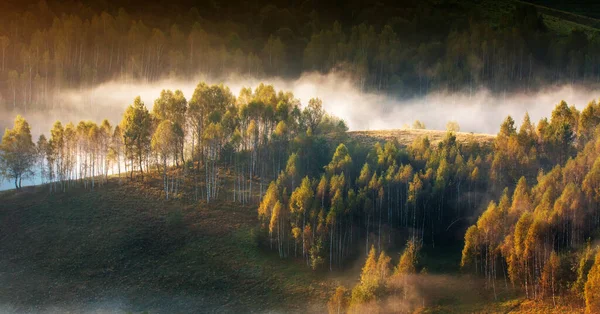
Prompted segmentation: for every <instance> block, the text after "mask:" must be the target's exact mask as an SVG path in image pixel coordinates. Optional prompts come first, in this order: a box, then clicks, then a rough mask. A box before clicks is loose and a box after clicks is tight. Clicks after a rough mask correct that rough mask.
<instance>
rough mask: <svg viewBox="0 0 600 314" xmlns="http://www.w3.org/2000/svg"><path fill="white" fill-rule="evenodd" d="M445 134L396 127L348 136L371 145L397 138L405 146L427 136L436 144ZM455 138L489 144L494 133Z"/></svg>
mask: <svg viewBox="0 0 600 314" xmlns="http://www.w3.org/2000/svg"><path fill="white" fill-rule="evenodd" d="M446 135H447V132H446V131H438V130H417V129H396V130H380V131H351V132H348V136H349V137H350V138H351V139H354V140H356V141H358V142H359V143H362V144H367V145H373V144H375V143H376V142H386V141H393V140H397V141H398V143H399V144H400V145H401V146H403V147H406V146H408V145H410V144H411V143H412V142H413V141H414V140H415V139H418V138H422V137H425V136H427V137H428V138H429V140H430V141H431V143H432V144H434V145H437V143H439V142H441V141H442V140H443V139H444V138H445V137H446ZM455 135H456V140H457V141H458V142H461V143H464V142H467V141H477V142H479V143H482V144H491V143H492V142H493V141H494V138H495V135H491V134H479V133H465V132H458V133H455Z"/></svg>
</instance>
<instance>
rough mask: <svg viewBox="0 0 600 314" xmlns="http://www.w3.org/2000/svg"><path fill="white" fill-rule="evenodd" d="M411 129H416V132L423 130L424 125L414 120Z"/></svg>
mask: <svg viewBox="0 0 600 314" xmlns="http://www.w3.org/2000/svg"><path fill="white" fill-rule="evenodd" d="M412 128H413V129H417V130H424V129H426V127H425V123H424V122H421V121H420V120H415V122H413V124H412Z"/></svg>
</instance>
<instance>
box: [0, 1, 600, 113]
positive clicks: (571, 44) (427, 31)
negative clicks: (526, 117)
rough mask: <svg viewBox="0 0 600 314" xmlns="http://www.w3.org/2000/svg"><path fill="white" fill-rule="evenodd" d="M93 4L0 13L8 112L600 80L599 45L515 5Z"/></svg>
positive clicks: (585, 32) (0, 78)
mask: <svg viewBox="0 0 600 314" xmlns="http://www.w3.org/2000/svg"><path fill="white" fill-rule="evenodd" d="M98 3H100V4H98ZM98 3H95V2H93V1H92V2H89V3H87V4H83V3H80V2H77V1H73V2H68V3H63V2H57V1H46V0H41V1H39V2H35V3H28V1H24V2H23V3H22V4H20V5H16V6H15V7H11V8H10V10H2V12H0V53H1V58H2V62H1V67H0V82H1V83H2V84H1V85H0V86H2V88H0V94H1V96H2V97H1V102H2V104H3V106H4V107H5V108H16V107H18V108H19V109H26V110H27V109H33V108H49V107H54V106H57V105H60V104H59V103H58V102H57V101H56V99H54V95H55V94H56V92H59V91H61V90H64V89H80V88H87V87H91V86H95V85H97V84H100V83H102V82H107V81H110V80H119V81H122V82H128V81H134V80H135V81H156V80H159V79H161V78H167V77H178V78H195V77H197V76H198V74H203V75H205V76H207V77H213V78H219V77H226V76H228V75H230V74H238V75H245V76H253V77H259V78H260V77H266V76H282V77H295V76H298V75H300V74H301V73H302V72H306V71H319V72H339V73H345V74H347V75H349V76H351V77H353V78H354V79H355V81H356V84H357V85H358V86H359V87H361V88H363V89H369V90H378V91H379V90H380V91H386V92H390V93H397V94H400V95H403V96H410V95H415V94H417V95H423V94H425V93H427V92H429V91H433V90H439V89H448V90H454V91H456V90H462V91H472V90H473V89H474V88H478V87H480V86H484V87H487V88H489V89H491V90H492V91H497V92H501V91H506V90H509V91H510V90H520V89H524V88H525V89H530V88H537V87H540V86H543V85H544V84H551V83H586V82H587V83H597V82H598V80H599V78H600V68H599V67H598V66H596V65H597V64H598V62H599V59H598V58H599V54H598V51H599V49H598V48H599V47H600V46H599V43H600V41H599V40H598V35H597V32H595V31H590V30H589V29H583V28H582V29H581V30H578V29H575V30H573V31H571V32H570V33H568V34H562V33H558V32H557V31H556V30H554V29H549V27H548V25H547V23H546V21H545V20H544V17H543V16H542V14H541V13H540V12H538V11H537V10H536V7H534V6H531V5H525V4H523V5H515V4H514V3H512V2H511V3H510V4H506V6H502V5H496V6H494V5H493V6H492V7H486V6H484V5H483V4H479V3H476V2H470V1H465V2H460V3H458V2H456V3H451V2H448V3H446V2H441V3H437V2H431V1H414V2H412V1H408V2H403V4H402V5H400V4H396V3H394V2H385V1H384V2H382V3H381V5H379V6H375V7H373V6H372V5H369V4H361V3H359V2H355V3H352V4H350V7H351V8H352V10H351V12H352V13H350V12H345V13H342V12H340V11H339V10H330V7H331V6H333V3H329V2H327V1H324V2H319V3H318V4H314V5H307V4H301V3H281V4H275V5H273V4H267V3H262V2H259V5H258V6H250V7H248V4H243V3H240V4H238V5H235V4H234V3H231V5H225V6H221V5H219V4H217V3H216V2H213V4H214V5H207V6H206V7H192V6H191V5H192V4H191V3H187V2H185V1H182V3H181V5H179V6H178V5H173V6H169V5H166V4H163V5H160V4H156V3H154V4H147V8H148V9H147V10H144V13H139V11H138V10H136V8H137V7H136V6H135V4H134V3H131V4H129V5H128V6H126V7H125V8H119V7H117V6H116V5H105V6H102V5H101V4H102V3H105V2H98ZM145 5H146V4H145ZM225 7H227V9H225ZM216 16H219V17H221V18H219V19H217V18H215V17H216ZM467 17H468V18H467Z"/></svg>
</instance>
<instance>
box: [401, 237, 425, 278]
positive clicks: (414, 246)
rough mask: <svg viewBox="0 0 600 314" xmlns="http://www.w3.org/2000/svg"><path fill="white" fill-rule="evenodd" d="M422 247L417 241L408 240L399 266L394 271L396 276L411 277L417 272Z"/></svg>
mask: <svg viewBox="0 0 600 314" xmlns="http://www.w3.org/2000/svg"><path fill="white" fill-rule="evenodd" d="M420 249H421V245H420V244H419V243H418V242H417V241H416V240H412V239H411V240H408V241H407V242H406V247H405V248H404V252H403V253H402V256H400V261H399V262H398V266H396V269H395V270H394V274H395V275H400V276H402V275H410V274H415V273H416V272H417V263H418V262H419V251H420Z"/></svg>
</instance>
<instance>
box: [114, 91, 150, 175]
mask: <svg viewBox="0 0 600 314" xmlns="http://www.w3.org/2000/svg"><path fill="white" fill-rule="evenodd" d="M151 122H152V121H151V118H150V113H148V109H146V106H145V105H144V103H143V102H142V100H141V98H140V97H139V96H138V97H136V98H135V99H134V101H133V104H132V105H130V106H129V107H127V109H126V110H125V114H124V115H123V119H122V120H121V130H122V132H123V138H124V144H125V150H126V153H127V156H128V157H129V159H130V161H131V179H133V163H134V161H135V160H136V159H137V162H138V166H139V171H140V174H141V176H142V180H143V179H144V171H143V167H142V162H143V161H144V158H145V157H146V155H147V153H148V151H149V148H150V141H151V136H152V133H151V129H150V128H151V125H152V124H151Z"/></svg>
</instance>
